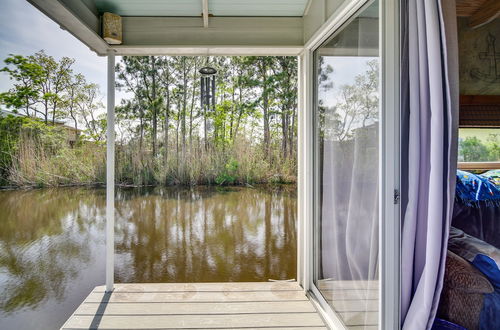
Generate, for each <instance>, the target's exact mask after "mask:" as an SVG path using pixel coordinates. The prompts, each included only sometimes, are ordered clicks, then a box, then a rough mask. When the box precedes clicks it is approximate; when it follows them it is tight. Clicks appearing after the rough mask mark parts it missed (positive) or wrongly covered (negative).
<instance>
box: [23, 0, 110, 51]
mask: <svg viewBox="0 0 500 330" xmlns="http://www.w3.org/2000/svg"><path fill="white" fill-rule="evenodd" d="M27 1H28V2H29V3H31V4H32V5H33V6H35V7H36V8H37V9H38V10H40V11H41V12H42V13H44V14H45V15H46V16H48V17H49V18H50V19H52V20H53V21H54V22H56V23H57V24H58V25H59V26H60V27H61V28H62V29H64V30H67V31H68V32H69V33H71V34H72V35H73V36H75V37H76V38H77V39H78V40H80V41H81V42H83V43H84V44H85V45H87V46H88V47H89V48H90V49H91V50H93V51H95V52H96V53H97V54H98V55H102V56H104V55H106V54H107V51H108V49H109V46H108V44H107V43H106V42H105V41H104V40H103V39H102V38H101V37H100V36H99V27H100V23H99V17H97V15H96V14H95V13H93V12H92V11H91V10H90V9H89V8H88V7H87V6H85V5H84V4H83V2H81V1H68V0H63V1H59V0H27Z"/></svg>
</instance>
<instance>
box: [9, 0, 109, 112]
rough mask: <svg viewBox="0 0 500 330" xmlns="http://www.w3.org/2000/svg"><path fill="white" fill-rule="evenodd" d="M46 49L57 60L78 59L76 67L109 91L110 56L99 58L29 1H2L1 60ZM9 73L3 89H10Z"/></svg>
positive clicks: (102, 89) (77, 70) (103, 90)
mask: <svg viewBox="0 0 500 330" xmlns="http://www.w3.org/2000/svg"><path fill="white" fill-rule="evenodd" d="M41 49H44V50H45V52H46V53H47V54H48V55H51V56H53V57H55V58H56V59H57V60H59V59H61V57H63V56H68V57H71V58H74V59H75V60H76V61H75V64H74V67H73V69H74V70H75V71H76V72H80V73H83V74H84V75H85V77H87V80H88V81H90V82H94V83H97V84H99V86H100V88H101V92H102V93H103V96H104V93H105V91H106V58H105V57H99V56H97V55H96V54H95V53H94V52H92V51H91V50H89V48H88V47H87V46H85V45H84V44H83V43H81V42H80V41H79V40H77V39H76V38H75V37H73V36H72V35H71V34H69V33H68V32H66V31H63V30H61V29H60V28H59V26H58V25H57V24H56V23H54V22H53V21H52V20H51V19H50V18H48V17H46V16H45V15H44V14H42V13H41V12H39V11H38V10H37V9H36V8H35V7H33V6H32V5H30V4H29V3H28V2H27V1H26V0H0V59H1V61H2V62H1V64H2V66H3V60H4V59H5V58H6V57H7V56H8V55H9V54H20V55H31V54H34V53H36V52H37V51H39V50H41ZM10 86H11V82H10V80H9V78H8V77H7V75H6V74H4V73H0V92H3V91H6V90H8V89H9V88H10ZM104 101H105V99H104ZM117 103H118V102H117Z"/></svg>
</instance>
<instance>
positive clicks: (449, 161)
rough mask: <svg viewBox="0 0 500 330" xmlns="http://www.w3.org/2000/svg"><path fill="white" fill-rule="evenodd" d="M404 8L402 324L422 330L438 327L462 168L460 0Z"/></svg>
mask: <svg viewBox="0 0 500 330" xmlns="http://www.w3.org/2000/svg"><path fill="white" fill-rule="evenodd" d="M403 7H404V8H405V16H406V17H404V18H403V22H404V25H403V33H404V34H403V35H404V36H405V39H404V40H403V58H402V63H403V65H405V67H403V70H402V72H403V76H402V81H403V82H404V83H405V84H404V85H403V86H402V87H403V91H402V101H403V109H405V110H406V111H404V113H403V115H402V118H403V120H404V122H403V123H402V127H403V128H406V129H407V131H406V132H403V134H402V136H403V138H406V141H403V146H404V145H405V144H406V146H407V148H406V150H407V153H405V154H403V155H402V156H403V157H405V158H404V159H403V160H402V164H403V167H405V165H406V166H407V167H406V169H405V170H404V173H405V176H404V177H403V179H404V182H402V187H404V188H405V189H406V193H407V199H405V200H404V202H405V203H406V204H405V205H403V212H404V219H403V232H402V286H401V319H402V328H403V329H405V330H417V329H430V327H431V326H432V322H433V320H434V317H435V315H436V311H437V305H438V303H439V297H440V293H441V288H442V283H443V276H444V262H445V258H446V246H447V240H448V231H449V225H450V221H451V215H452V207H453V200H454V191H455V172H456V164H457V134H458V59H457V58H458V43H457V28H456V10H455V2H454V0H407V1H406V3H405V4H404V6H403ZM403 149H405V148H403Z"/></svg>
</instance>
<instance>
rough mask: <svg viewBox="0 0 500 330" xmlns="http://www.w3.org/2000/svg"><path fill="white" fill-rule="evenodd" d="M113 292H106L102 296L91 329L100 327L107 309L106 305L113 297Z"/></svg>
mask: <svg viewBox="0 0 500 330" xmlns="http://www.w3.org/2000/svg"><path fill="white" fill-rule="evenodd" d="M112 293H113V292H112V291H111V292H105V293H104V295H103V296H102V299H101V302H100V303H99V307H97V311H96V313H95V315H94V318H93V319H92V322H91V323H90V327H89V329H99V325H100V324H101V321H102V317H103V316H104V312H105V311H106V307H107V306H108V302H109V300H110V298H111V294H112Z"/></svg>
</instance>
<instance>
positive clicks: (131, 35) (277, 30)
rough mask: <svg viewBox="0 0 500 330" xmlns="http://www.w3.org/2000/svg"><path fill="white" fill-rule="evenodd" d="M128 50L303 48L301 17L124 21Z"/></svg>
mask: <svg viewBox="0 0 500 330" xmlns="http://www.w3.org/2000/svg"><path fill="white" fill-rule="evenodd" d="M122 26H123V45H124V46H134V47H135V46H148V47H149V46H172V45H174V46H192V45H196V46H201V47H208V46H212V45H214V46H221V45H222V46H245V47H246V46H258V47H261V46H302V45H303V38H302V26H303V22H302V18H301V17H211V18H210V28H209V29H206V28H204V27H203V26H201V25H200V19H199V18H197V17H122Z"/></svg>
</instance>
